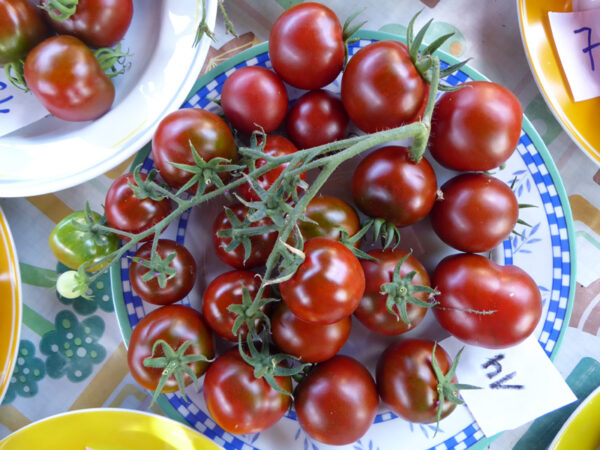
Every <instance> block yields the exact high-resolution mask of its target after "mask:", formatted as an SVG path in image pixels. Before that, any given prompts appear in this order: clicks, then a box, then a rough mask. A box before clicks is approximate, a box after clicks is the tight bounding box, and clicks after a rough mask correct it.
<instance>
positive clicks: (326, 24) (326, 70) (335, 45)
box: [269, 2, 346, 89]
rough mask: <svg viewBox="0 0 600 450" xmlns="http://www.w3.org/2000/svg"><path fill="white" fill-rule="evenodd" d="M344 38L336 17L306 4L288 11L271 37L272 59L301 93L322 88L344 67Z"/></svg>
mask: <svg viewBox="0 0 600 450" xmlns="http://www.w3.org/2000/svg"><path fill="white" fill-rule="evenodd" d="M345 54H346V53H345V47H344V36H343V30H342V25H341V24H340V21H339V19H338V18H337V16H336V15H335V13H334V12H333V11H332V10H331V9H329V8H328V7H326V6H325V5H321V4H319V3H314V2H306V3H300V4H299V5H295V6H293V7H291V8H289V9H288V10H286V11H285V12H284V13H283V14H282V15H281V16H279V18H278V19H277V20H276V21H275V23H274V24H273V27H272V28H271V33H270V35H269V57H270V58H271V62H272V63H273V68H274V69H275V71H276V72H277V74H278V75H279V76H280V77H281V78H282V79H283V80H284V81H285V82H286V83H288V84H290V85H292V86H294V87H297V88H300V89H317V88H320V87H323V86H325V85H327V84H329V83H331V82H332V81H333V80H335V79H336V77H337V76H338V75H339V73H340V72H341V71H342V68H343V66H344V58H345Z"/></svg>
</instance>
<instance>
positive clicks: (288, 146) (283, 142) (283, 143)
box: [239, 134, 306, 202]
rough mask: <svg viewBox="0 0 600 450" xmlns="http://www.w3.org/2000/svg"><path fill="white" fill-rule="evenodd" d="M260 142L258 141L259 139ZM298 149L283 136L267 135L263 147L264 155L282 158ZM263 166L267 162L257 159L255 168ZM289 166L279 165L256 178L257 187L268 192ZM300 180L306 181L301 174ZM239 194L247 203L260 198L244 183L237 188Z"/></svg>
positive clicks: (304, 176)
mask: <svg viewBox="0 0 600 450" xmlns="http://www.w3.org/2000/svg"><path fill="white" fill-rule="evenodd" d="M259 141H260V139H259ZM297 151H298V149H297V148H296V146H295V145H294V144H292V143H291V142H290V141H289V140H288V139H286V138H284V137H283V136H277V135H274V134H272V135H269V136H267V142H265V147H264V153H265V154H266V155H268V156H284V155H291V154H293V153H295V152H297ZM265 164H267V160H266V159H264V158H259V159H257V160H256V168H257V169H258V168H260V167H263V166H264V165H265ZM287 166H289V164H288V163H285V164H281V165H280V166H278V167H276V168H274V169H272V170H269V171H268V172H267V173H265V174H263V175H261V176H259V177H258V178H257V180H256V181H257V182H258V184H259V186H260V187H261V188H263V189H264V190H266V191H267V190H269V188H270V187H271V186H272V185H273V183H274V182H275V181H276V180H277V178H279V175H281V173H282V172H283V171H284V170H285V168H286V167H287ZM301 178H302V179H306V175H305V174H302V175H301ZM239 192H240V195H241V196H242V197H243V198H244V199H246V200H248V201H249V202H251V201H259V200H260V197H259V196H258V194H257V193H256V192H255V191H254V189H253V188H252V187H251V186H250V184H248V183H246V184H242V185H241V186H240V187H239Z"/></svg>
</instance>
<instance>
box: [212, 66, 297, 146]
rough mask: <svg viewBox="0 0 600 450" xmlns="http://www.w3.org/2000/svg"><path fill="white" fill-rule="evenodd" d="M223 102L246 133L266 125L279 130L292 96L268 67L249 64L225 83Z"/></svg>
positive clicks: (233, 122)
mask: <svg viewBox="0 0 600 450" xmlns="http://www.w3.org/2000/svg"><path fill="white" fill-rule="evenodd" d="M221 105H222V106H223V112H224V113H225V117H227V119H228V120H229V121H230V122H231V125H232V126H233V127H234V128H236V129H237V130H239V131H240V132H242V133H244V134H248V135H249V134H252V132H253V131H255V130H260V127H262V128H263V130H264V132H265V133H270V132H271V131H273V130H275V129H276V128H277V127H278V126H279V125H281V123H282V122H283V119H284V118H285V115H286V113H287V107H288V95H287V91H286V90H285V85H284V84H283V82H282V81H281V79H280V78H279V77H278V76H277V75H276V74H275V73H274V72H271V71H270V70H268V69H265V68H264V67H259V66H247V67H242V68H241V69H238V70H236V71H235V72H233V73H232V74H231V75H229V77H227V80H225V83H224V84H223V91H222V92H221Z"/></svg>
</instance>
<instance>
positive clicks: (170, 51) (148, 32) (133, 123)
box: [0, 0, 217, 197]
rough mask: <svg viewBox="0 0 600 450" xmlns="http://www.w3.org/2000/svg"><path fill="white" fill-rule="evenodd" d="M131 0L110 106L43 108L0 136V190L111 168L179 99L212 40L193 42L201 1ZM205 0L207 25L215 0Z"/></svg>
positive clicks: (13, 104)
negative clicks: (100, 112)
mask: <svg viewBox="0 0 600 450" xmlns="http://www.w3.org/2000/svg"><path fill="white" fill-rule="evenodd" d="M133 4H134V11H135V12H134V15H133V20H132V22H131V26H130V28H129V30H128V31H127V34H126V35H125V38H124V40H123V48H124V49H128V50H129V53H131V54H132V57H131V67H130V68H129V70H128V71H127V72H126V73H125V74H124V75H121V76H119V77H117V78H115V79H114V83H115V87H116V98H115V102H114V104H113V107H112V109H111V110H110V111H109V112H108V113H106V114H105V115H104V116H102V117H101V118H99V119H97V120H95V121H90V122H79V123H78V122H65V121H62V120H60V119H57V118H55V117H52V116H47V117H45V118H43V119H41V120H39V121H37V122H34V123H33V124H31V125H29V126H27V127H25V128H21V129H19V130H17V131H15V132H12V133H10V134H8V135H6V136H3V137H2V138H0V161H2V166H1V167H0V197H23V196H28V195H36V194H43V193H47V192H53V191H58V190H60V189H65V188H67V187H71V186H74V185H77V184H80V183H82V182H84V181H87V180H89V179H90V178H93V177H95V176H98V175H100V174H102V173H104V172H106V171H107V170H110V169H112V168H113V167H114V166H116V165H118V164H119V163H121V162H123V161H124V160H125V159H127V158H128V157H129V156H131V155H133V154H134V153H135V152H136V151H138V150H139V149H140V148H142V147H143V146H144V144H146V142H148V140H149V139H150V138H151V137H152V134H153V132H154V130H155V128H156V126H157V125H158V122H159V121H160V119H161V118H162V117H164V116H165V115H166V114H168V113H169V112H171V111H173V110H175V109H177V108H178V107H179V106H180V105H181V102H183V101H184V100H185V98H186V96H187V95H188V93H189V92H190V88H191V87H192V86H193V84H194V82H195V81H196V79H197V77H198V74H199V73H200V70H201V68H202V65H203V63H204V60H205V58H206V54H207V52H208V48H209V47H210V42H211V41H210V39H208V38H207V37H205V38H204V39H203V40H202V41H201V43H200V44H199V45H198V46H197V47H193V46H192V44H193V42H194V37H195V32H196V26H197V24H198V22H199V20H200V17H201V6H200V5H201V2H200V1H199V0H152V1H147V0H134V1H133ZM207 4H208V7H207V10H208V23H209V26H210V27H211V28H213V27H214V23H215V18H216V12H217V0H208V1H207ZM22 95H31V94H22ZM2 106H3V108H5V111H6V110H7V109H11V108H12V109H13V110H14V109H15V108H17V109H18V108H19V98H18V97H17V96H15V98H14V99H13V100H11V101H10V102H5V103H3V105H2ZM3 112H4V111H3ZM9 114H10V113H9Z"/></svg>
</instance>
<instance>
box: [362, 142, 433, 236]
mask: <svg viewBox="0 0 600 450" xmlns="http://www.w3.org/2000/svg"><path fill="white" fill-rule="evenodd" d="M436 191H437V181H436V178H435V172H434V171H433V168H432V167H431V165H430V164H429V162H428V161H427V160H426V159H425V158H423V159H421V161H420V162H418V163H415V162H413V161H411V159H410V156H409V154H408V150H407V149H406V148H404V147H396V146H390V147H383V148H380V149H377V150H375V151H374V152H372V153H370V154H369V155H368V156H367V157H366V158H365V159H363V160H362V161H361V162H360V164H359V165H358V167H357V168H356V170H355V171H354V175H353V176H352V196H353V197H354V201H355V202H356V205H357V206H358V207H359V209H360V210H361V211H362V212H364V213H365V214H367V215H369V216H371V217H380V218H383V219H385V220H387V221H389V222H391V223H393V224H394V225H396V226H399V227H403V226H407V225H411V224H413V223H415V222H418V221H419V220H421V219H423V218H424V217H425V216H426V215H427V214H429V211H431V208H432V207H433V204H434V202H435V198H436Z"/></svg>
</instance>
